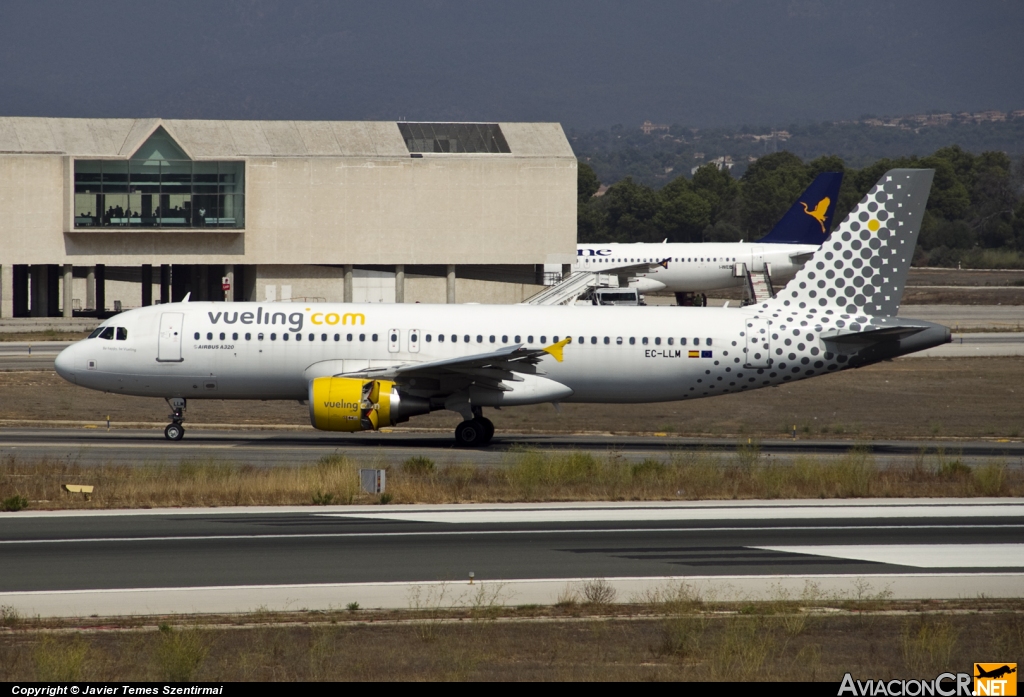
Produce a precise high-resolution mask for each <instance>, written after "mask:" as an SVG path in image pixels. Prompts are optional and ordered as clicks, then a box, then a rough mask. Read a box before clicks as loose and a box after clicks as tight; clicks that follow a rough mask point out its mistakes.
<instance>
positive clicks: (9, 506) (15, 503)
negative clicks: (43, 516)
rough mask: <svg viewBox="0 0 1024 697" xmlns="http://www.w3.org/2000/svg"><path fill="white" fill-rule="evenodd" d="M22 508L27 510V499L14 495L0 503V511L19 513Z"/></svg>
mask: <svg viewBox="0 0 1024 697" xmlns="http://www.w3.org/2000/svg"><path fill="white" fill-rule="evenodd" d="M23 508H28V499H27V498H25V497H24V496H18V495H17V494H15V495H14V496H11V497H10V498H6V499H4V500H3V501H0V511H20V510H21V509H23Z"/></svg>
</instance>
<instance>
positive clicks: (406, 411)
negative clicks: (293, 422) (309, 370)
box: [309, 377, 430, 431]
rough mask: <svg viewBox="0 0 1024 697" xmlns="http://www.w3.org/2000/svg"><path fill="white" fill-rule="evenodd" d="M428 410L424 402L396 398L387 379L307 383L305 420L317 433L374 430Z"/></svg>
mask: <svg viewBox="0 0 1024 697" xmlns="http://www.w3.org/2000/svg"><path fill="white" fill-rule="evenodd" d="M429 411H430V403H429V402H428V401H427V400H425V399H421V398H418V397H411V396H408V395H405V396H402V395H400V394H399V392H398V386H397V385H395V383H393V382H391V381H390V380H368V379H365V378H336V377H330V378H316V379H315V380H310V382H309V420H310V422H311V423H312V424H313V428H317V429H320V430H321V431H376V430H377V429H378V428H385V427H387V426H392V425H394V424H397V423H402V422H403V421H408V420H409V417H410V416H414V415H416V414H426V413H428V412H429Z"/></svg>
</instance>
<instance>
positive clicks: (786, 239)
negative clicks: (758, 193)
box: [758, 172, 843, 245]
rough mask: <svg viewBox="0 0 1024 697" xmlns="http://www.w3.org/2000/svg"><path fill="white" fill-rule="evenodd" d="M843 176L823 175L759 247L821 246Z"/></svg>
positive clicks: (764, 238) (838, 174)
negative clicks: (775, 245)
mask: <svg viewBox="0 0 1024 697" xmlns="http://www.w3.org/2000/svg"><path fill="white" fill-rule="evenodd" d="M842 183H843V173H842V172H822V173H821V174H819V175H818V176H817V177H815V178H814V181H813V182H811V185H810V186H808V187H807V189H806V190H805V191H804V192H803V193H802V194H801V195H800V198H799V199H797V201H796V203H794V204H793V206H792V207H791V208H790V209H789V210H788V211H787V212H786V215H784V216H782V219H781V220H780V221H779V222H778V223H776V224H775V227H773V228H772V230H771V232H769V233H768V234H767V235H765V236H764V237H763V238H761V239H760V240H759V241H758V243H759V244H760V243H762V242H764V243H767V244H813V245H820V244H821V243H822V242H824V241H825V238H826V237H827V236H828V233H829V231H830V230H831V229H832V216H833V215H834V214H835V212H836V202H837V201H838V200H839V187H840V185H841V184H842Z"/></svg>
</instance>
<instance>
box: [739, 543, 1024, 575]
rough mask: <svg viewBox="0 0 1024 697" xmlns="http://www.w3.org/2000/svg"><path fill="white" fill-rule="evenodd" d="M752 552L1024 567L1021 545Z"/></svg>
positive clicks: (928, 565)
mask: <svg viewBox="0 0 1024 697" xmlns="http://www.w3.org/2000/svg"><path fill="white" fill-rule="evenodd" d="M753 549H763V550H767V551H771V552H787V553H789V554H807V555H812V556H816V557H834V558H837V559H852V560H856V561H872V562H879V563H881V564H897V565H899V566H913V567H916V568H920V569H951V568H956V569H972V568H978V569H996V568H1024V544H957V545H948V544H936V545H900V544H896V545H794V546H781V547H776V546H771V547H754V548H753Z"/></svg>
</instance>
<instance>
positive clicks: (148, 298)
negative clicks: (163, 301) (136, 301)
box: [142, 264, 153, 307]
mask: <svg viewBox="0 0 1024 697" xmlns="http://www.w3.org/2000/svg"><path fill="white" fill-rule="evenodd" d="M152 304H153V265H152V264H143V265H142V306H143V307H149V306H150V305H152Z"/></svg>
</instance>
